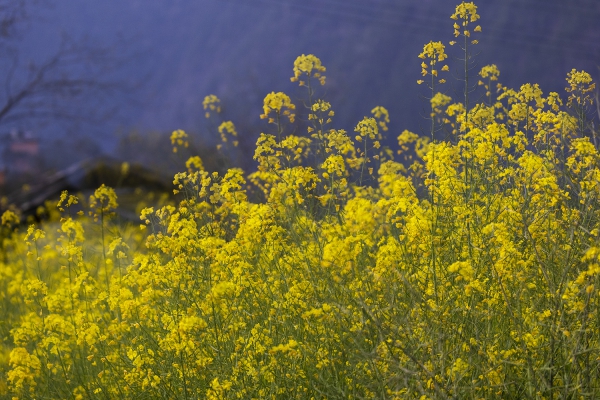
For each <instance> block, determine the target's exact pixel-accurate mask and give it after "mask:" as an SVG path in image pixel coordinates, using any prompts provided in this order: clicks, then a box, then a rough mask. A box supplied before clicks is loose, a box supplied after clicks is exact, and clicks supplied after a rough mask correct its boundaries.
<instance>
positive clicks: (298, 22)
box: [0, 0, 600, 170]
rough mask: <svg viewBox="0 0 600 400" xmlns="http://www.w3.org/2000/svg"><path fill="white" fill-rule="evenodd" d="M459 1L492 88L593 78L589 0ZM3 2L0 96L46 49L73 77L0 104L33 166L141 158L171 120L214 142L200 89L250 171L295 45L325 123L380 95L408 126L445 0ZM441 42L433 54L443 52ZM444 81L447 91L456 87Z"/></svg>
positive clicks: (5, 129) (359, 112)
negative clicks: (496, 82) (489, 69)
mask: <svg viewBox="0 0 600 400" xmlns="http://www.w3.org/2000/svg"><path fill="white" fill-rule="evenodd" d="M0 3H1V2H0ZM475 3H476V5H477V6H478V7H479V10H478V11H479V14H480V15H481V19H480V21H478V23H479V24H480V25H481V26H482V28H483V32H482V33H481V34H480V35H479V42H480V44H479V45H477V46H476V51H477V52H478V54H477V56H476V59H475V63H476V64H475V68H474V70H473V71H472V74H473V75H476V74H477V72H478V71H479V68H480V67H481V66H484V65H486V64H491V63H495V64H496V65H497V66H498V67H499V69H500V71H501V75H500V82H501V83H502V84H504V85H506V86H509V87H514V88H517V89H518V88H519V86H520V85H521V84H523V83H527V82H531V83H539V84H540V86H541V88H542V90H543V91H544V93H548V92H550V91H557V92H559V93H561V94H564V86H565V84H566V82H565V77H566V74H567V72H568V71H570V70H571V69H572V68H576V69H579V70H581V69H584V70H586V71H588V72H589V73H591V74H592V76H593V77H594V78H595V79H597V78H598V76H599V68H598V66H599V65H600V1H598V0H570V1H568V2H566V1H564V0H503V1H491V0H483V1H478V2H475ZM17 4H18V5H19V7H22V8H19V10H18V11H16V12H15V11H14V10H13V12H14V13H15V16H14V18H13V19H12V20H10V21H9V22H10V23H8V25H7V27H8V28H9V29H7V31H6V34H3V36H2V38H0V40H1V43H0V51H2V52H4V55H5V56H4V57H2V58H1V59H2V61H0V77H2V79H1V80H0V82H1V81H5V83H4V88H5V89H4V91H2V90H1V89H0V101H2V102H3V103H2V104H0V107H3V106H5V105H6V103H7V102H8V101H10V100H11V95H12V96H14V93H18V91H19V89H20V88H22V86H23V85H24V84H27V82H29V80H30V79H31V77H32V76H34V77H35V72H36V71H38V70H39V69H40V68H43V67H44V66H45V65H46V64H47V63H48V62H49V60H52V59H53V57H55V56H56V54H57V53H59V52H60V51H64V52H65V53H69V56H68V57H71V58H68V59H67V60H62V61H61V62H63V64H60V63H57V65H53V66H52V68H50V72H49V73H48V75H47V76H46V77H45V79H47V80H51V81H52V82H53V83H54V84H55V85H58V86H60V82H61V79H62V81H63V82H65V81H68V80H69V79H73V80H81V82H80V83H85V84H84V85H81V87H74V88H71V89H69V90H56V87H54V88H53V87H52V85H50V87H47V88H45V90H46V92H44V91H43V90H42V89H41V88H40V91H39V93H37V94H36V96H38V97H36V98H35V101H32V102H31V103H27V101H23V102H22V103H21V104H17V105H15V106H14V107H13V109H11V110H9V111H10V112H8V113H6V114H5V115H2V116H0V134H1V135H3V138H4V139H3V140H5V141H6V140H9V139H7V138H9V136H10V133H11V132H12V135H13V136H12V137H13V138H14V136H15V132H17V135H21V136H23V135H25V136H27V137H34V138H36V140H39V146H40V149H41V150H40V152H39V154H40V157H42V156H43V157H44V160H43V162H41V164H40V165H43V168H44V169H45V170H55V169H59V168H64V167H65V166H67V165H70V164H71V163H73V162H76V161H78V160H81V159H84V158H89V157H93V156H97V155H100V154H108V155H111V156H115V157H118V158H131V159H132V160H135V161H136V162H142V163H146V164H148V165H153V164H155V166H157V165H158V164H157V163H158V162H159V160H158V159H157V156H156V154H160V152H163V153H166V152H169V151H170V148H169V147H168V146H166V147H165V148H161V149H158V148H157V147H160V146H163V144H164V143H168V135H169V133H170V132H171V131H173V130H174V129H184V130H186V131H187V132H188V133H189V134H190V136H191V137H192V138H193V139H194V140H195V141H196V142H197V146H199V147H200V148H205V147H206V148H209V147H210V146H214V144H215V142H216V140H217V138H218V134H217V133H216V129H215V126H211V125H210V123H207V121H206V120H205V118H204V111H203V109H202V100H203V98H204V96H206V95H208V94H215V95H217V96H218V97H220V99H221V102H222V106H223V119H226V120H232V121H234V123H235V124H236V126H237V128H238V131H239V133H240V146H241V147H240V149H241V150H240V152H239V154H238V157H237V159H236V163H237V164H239V165H242V166H245V167H247V168H251V167H252V154H253V147H254V143H255V141H256V138H257V137H258V135H259V133H260V132H261V131H264V130H265V129H266V124H265V121H263V120H260V119H259V115H260V114H261V112H262V110H261V108H262V99H263V98H264V96H265V95H266V94H267V93H269V92H271V91H284V92H286V93H287V94H288V95H290V97H291V98H292V99H293V100H294V101H295V102H296V104H297V105H298V106H300V105H301V99H302V97H303V95H304V91H303V90H302V89H301V88H299V87H297V85H296V84H294V83H291V82H290V80H289V78H290V77H291V76H292V65H293V62H294V60H295V58H296V57H297V56H298V55H300V54H309V53H310V54H315V55H316V56H318V57H319V58H321V60H322V62H323V64H324V65H325V66H326V67H327V73H326V76H327V84H326V86H325V92H324V94H325V98H326V99H327V100H328V101H330V102H331V104H332V106H333V109H334V110H335V112H336V116H335V118H334V123H333V126H334V127H336V128H343V129H346V130H348V131H352V130H353V128H354V126H355V125H356V123H357V122H358V121H359V120H360V119H362V117H363V116H365V115H369V113H370V110H371V109H372V108H373V107H374V106H377V105H381V106H384V107H386V108H387V109H388V110H389V112H390V118H391V124H390V131H389V133H388V134H389V136H390V140H389V144H393V143H394V142H395V138H396V136H397V135H398V134H399V133H400V132H401V131H402V130H404V129H409V130H411V131H414V132H417V133H420V132H421V131H422V130H426V128H425V127H426V126H427V122H426V121H425V120H424V119H423V117H422V115H424V114H425V112H424V110H425V108H426V106H427V103H426V101H425V100H423V98H422V96H423V95H426V94H427V93H426V90H425V88H424V87H420V86H419V85H417V83H416V81H417V79H420V66H419V65H420V61H421V60H419V59H418V58H417V56H418V54H419V53H420V52H421V51H422V48H423V45H424V44H425V43H427V42H429V41H430V40H434V41H437V40H440V41H442V42H444V43H445V44H447V43H448V42H449V41H450V40H452V39H453V35H452V32H453V29H452V23H453V21H452V20H451V19H450V18H449V16H450V15H451V14H452V13H453V12H454V8H455V6H456V4H457V2H455V1H448V0H402V1H400V0H168V1H167V0H103V1H97V0H94V1H92V0H77V1H75V0H56V1H53V2H46V1H37V2H36V1H27V0H24V1H20V0H9V1H4V3H3V5H0V17H2V18H4V19H6V15H7V14H6V10H10V7H9V6H11V5H12V6H15V5H17ZM2 12H4V14H1V13H2ZM5 25H6V24H5ZM0 28H1V27H0ZM61 46H62V47H61ZM61 49H62V50H61ZM65 49H66V50H65ZM455 50H458V49H455V48H451V49H448V52H449V53H450V55H451V56H458V54H457V53H454V51H455ZM449 64H450V67H451V70H452V73H453V74H457V75H460V68H459V67H460V63H459V62H456V61H453V60H452V57H451V59H450V61H449ZM448 81H449V83H448V84H446V87H445V88H443V89H444V90H445V91H446V93H447V94H450V95H452V94H454V93H455V92H456V93H458V92H460V90H461V89H460V88H459V87H457V86H456V84H455V83H453V82H454V79H452V78H451V77H449V78H448ZM0 87H2V85H0ZM53 90H54V91H53ZM457 98H459V99H460V95H459V96H457ZM422 127H423V129H422ZM18 132H21V133H18ZM23 132H24V133H23ZM7 135H8V136H7ZM132 137H133V139H132ZM136 143H137V144H136ZM147 148H148V149H150V150H153V151H155V153H152V152H151V151H147ZM142 153H148V154H147V157H146V158H144V155H143V154H142ZM3 162H4V164H5V167H6V163H7V161H6V160H4V161H3ZM9 167H10V166H9Z"/></svg>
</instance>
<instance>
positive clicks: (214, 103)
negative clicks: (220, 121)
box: [202, 94, 221, 118]
mask: <svg viewBox="0 0 600 400" xmlns="http://www.w3.org/2000/svg"><path fill="white" fill-rule="evenodd" d="M202 106H203V107H204V109H205V110H206V113H205V114H204V116H205V117H206V118H208V117H210V112H211V111H214V112H216V113H220V112H221V100H219V98H218V97H217V96H215V95H214V94H209V95H208V96H206V97H205V98H204V100H203V101H202Z"/></svg>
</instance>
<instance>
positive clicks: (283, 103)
mask: <svg viewBox="0 0 600 400" xmlns="http://www.w3.org/2000/svg"><path fill="white" fill-rule="evenodd" d="M295 109H296V106H295V105H294V104H293V103H292V101H291V100H290V97H289V96H288V95H287V94H285V93H283V92H277V93H275V92H271V93H269V94H268V95H267V96H266V97H265V99H264V103H263V110H264V113H263V114H261V116H260V117H261V118H263V119H264V118H267V117H268V116H269V114H271V113H272V112H275V113H276V114H277V115H285V116H287V117H288V118H289V120H290V122H294V117H295V114H293V113H292V112H291V110H295ZM270 122H274V120H270Z"/></svg>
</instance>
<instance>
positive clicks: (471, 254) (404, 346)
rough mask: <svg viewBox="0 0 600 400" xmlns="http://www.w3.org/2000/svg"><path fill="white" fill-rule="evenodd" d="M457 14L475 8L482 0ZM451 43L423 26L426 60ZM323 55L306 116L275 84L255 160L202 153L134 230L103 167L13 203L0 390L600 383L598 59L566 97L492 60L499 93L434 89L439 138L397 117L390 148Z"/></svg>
mask: <svg viewBox="0 0 600 400" xmlns="http://www.w3.org/2000/svg"><path fill="white" fill-rule="evenodd" d="M452 17H453V19H455V20H458V21H462V23H463V26H464V27H466V26H467V24H468V23H469V22H474V21H476V20H477V19H478V16H477V14H476V7H475V6H474V4H473V3H461V5H459V6H458V7H457V9H456V13H455V14H454V15H453V16H452ZM455 29H458V28H455ZM465 29H466V28H465ZM477 30H478V29H475V31H477ZM460 34H461V32H460V31H458V35H460ZM465 35H466V34H465ZM440 49H442V47H440V46H439V45H437V44H435V45H431V44H430V45H426V47H425V49H424V53H423V54H422V55H423V56H424V57H429V58H430V60H431V62H430V64H429V65H426V66H425V67H423V68H424V70H426V71H429V72H428V73H432V70H427V69H426V68H429V67H430V66H434V65H435V64H436V63H437V62H438V61H443V60H445V59H446V57H445V56H441V54H445V53H442V52H441V50H440ZM434 57H435V58H434ZM324 71H325V67H323V66H322V64H321V61H320V60H319V59H318V58H316V57H315V56H314V55H308V56H305V55H303V56H300V57H298V59H297V60H296V62H295V63H294V76H293V77H292V81H297V82H299V84H300V86H302V87H303V88H305V89H306V90H307V91H308V92H307V93H308V100H307V103H306V105H307V112H308V121H307V122H308V125H309V126H308V129H307V132H306V135H294V134H292V132H295V133H298V132H297V130H295V129H294V128H293V127H292V126H290V124H292V123H293V122H294V117H295V115H294V114H293V111H294V110H295V105H294V104H293V102H292V101H291V99H290V97H289V96H287V95H285V94H284V93H274V92H273V93H271V94H268V95H267V96H266V98H265V101H264V108H263V111H264V114H263V118H265V119H267V120H268V124H267V125H268V127H269V129H270V130H269V131H268V132H267V133H262V134H261V135H260V137H259V139H258V141H257V145H256V150H255V159H256V160H257V162H258V164H259V167H258V170H257V171H256V172H254V173H251V174H249V175H247V174H246V173H245V172H244V171H242V170H241V169H237V168H231V169H229V170H228V171H227V172H226V173H224V174H219V173H217V172H210V171H207V170H205V169H204V166H203V163H202V160H201V159H200V158H199V157H197V156H196V157H191V158H190V159H189V160H188V161H187V162H186V164H185V166H186V170H185V171H184V172H181V173H178V174H177V175H176V176H175V178H174V185H175V192H176V193H177V196H178V197H177V199H178V200H177V201H173V202H167V203H165V204H161V205H158V206H154V207H144V206H140V219H141V225H140V226H129V225H123V224H119V223H118V222H117V220H116V218H115V214H114V211H115V209H117V207H118V198H117V196H116V193H115V191H114V190H113V189H111V188H109V187H106V186H102V187H100V188H99V189H98V190H97V191H96V192H95V193H94V194H93V195H92V196H91V197H90V198H88V199H86V198H83V197H81V196H79V197H77V196H74V195H71V194H68V193H66V192H65V193H63V195H62V196H61V198H60V200H59V202H58V204H57V205H56V204H48V205H47V207H46V209H45V210H41V211H43V212H44V213H45V214H46V215H49V217H48V219H47V221H46V222H43V223H41V224H38V225H30V226H29V227H28V228H26V229H22V228H19V222H20V217H19V215H18V212H17V211H16V210H9V211H6V212H5V213H4V214H3V215H2V220H1V221H2V228H1V229H2V231H1V235H2V236H1V238H2V246H3V250H4V251H3V258H2V260H0V304H1V307H0V321H1V323H0V335H1V337H2V339H3V341H2V342H1V343H0V398H17V399H20V398H23V399H38V398H55V399H63V398H70V399H96V398H97V399H114V398H128V399H129V398H131V399H148V398H160V399H163V398H164V399H191V398H207V399H265V398H269V399H321V398H328V399H342V398H344V399H354V398H378V399H379V398H386V399H388V398H389V399H422V400H425V399H448V398H457V399H458V398H460V399H463V398H468V399H495V398H497V399H504V398H524V399H534V398H535V399H552V398H589V399H592V398H598V397H600V308H599V303H600V238H599V235H600V221H599V217H600V204H599V199H600V185H599V184H598V183H599V180H600V153H599V151H598V146H597V144H596V142H595V138H596V135H597V132H594V131H593V130H591V129H593V127H592V128H590V126H589V125H588V124H587V122H586V121H585V118H586V116H587V114H586V106H587V107H589V106H590V105H591V103H592V102H593V99H592V97H591V95H590V93H591V92H592V90H593V88H594V84H593V82H592V81H591V78H590V76H589V74H587V73H585V72H583V71H572V72H571V73H569V75H568V77H567V80H568V85H569V86H568V89H567V91H568V93H569V98H568V99H567V101H566V102H564V101H563V100H562V99H561V97H560V95H559V94H557V93H549V94H547V95H544V93H543V91H542V89H541V88H539V86H537V85H529V84H528V85H523V86H522V87H521V88H520V89H519V90H513V89H509V88H506V87H503V86H502V85H501V84H498V86H496V87H495V88H492V87H491V86H490V85H491V83H492V82H496V81H498V80H499V75H500V72H499V70H498V69H497V67H495V66H486V67H484V68H482V70H481V72H480V77H481V78H482V79H487V81H488V82H487V83H481V86H484V89H485V95H484V96H483V97H482V98H484V99H485V101H483V102H482V103H478V104H475V105H471V106H470V107H468V106H467V105H465V104H463V103H461V102H457V101H455V100H453V99H452V98H451V97H450V96H448V95H445V94H443V93H434V95H433V96H432V98H431V99H430V102H431V110H432V118H434V119H435V121H436V123H435V125H432V136H431V137H422V136H419V135H416V134H414V133H412V132H409V131H403V132H402V133H401V134H400V135H399V136H398V144H399V149H400V150H399V151H398V153H399V154H394V153H393V152H392V151H390V149H388V148H386V147H385V146H384V145H383V143H384V142H383V140H384V134H386V132H387V131H388V124H389V121H390V117H389V113H388V111H387V110H386V109H385V108H384V107H381V106H378V107H375V108H374V109H373V111H372V116H371V117H365V118H363V119H362V120H360V121H359V122H358V123H357V126H356V129H355V133H356V134H355V137H354V138H352V137H350V135H349V134H348V133H347V132H346V131H344V130H340V129H335V128H332V127H331V124H333V121H332V118H333V117H334V112H333V110H332V108H331V104H330V103H328V102H326V101H325V100H322V99H316V98H315V97H314V96H315V93H316V92H315V90H314V87H315V86H316V85H315V84H316V83H317V82H318V83H319V84H322V83H324V76H323V75H322V74H323V72H324ZM432 75H433V74H432ZM494 89H495V90H494ZM219 104H220V101H219V99H218V98H216V96H212V95H211V96H208V97H207V98H206V101H205V110H207V112H208V113H209V114H210V113H218V112H219V111H220V105H219ZM281 116H285V118H280V117H281ZM209 117H210V115H209ZM582 119H583V120H582ZM440 131H444V132H446V133H447V134H448V139H446V140H443V141H441V140H438V139H436V135H435V134H436V133H437V132H440ZM218 134H220V135H221V136H222V140H223V142H224V143H227V138H228V136H229V139H231V138H234V137H236V136H237V132H236V130H235V127H234V126H233V123H230V122H227V123H224V124H222V125H221V126H220V127H219V129H218ZM171 138H172V144H173V146H174V147H175V149H176V148H177V146H185V145H186V143H187V134H185V132H183V131H175V132H174V133H173V135H172V137H171ZM252 188H254V189H252ZM251 195H252V196H251ZM258 195H260V196H262V198H261V199H260V200H255V201H251V200H249V199H250V198H257V197H258ZM83 211H88V212H87V213H85V212H83Z"/></svg>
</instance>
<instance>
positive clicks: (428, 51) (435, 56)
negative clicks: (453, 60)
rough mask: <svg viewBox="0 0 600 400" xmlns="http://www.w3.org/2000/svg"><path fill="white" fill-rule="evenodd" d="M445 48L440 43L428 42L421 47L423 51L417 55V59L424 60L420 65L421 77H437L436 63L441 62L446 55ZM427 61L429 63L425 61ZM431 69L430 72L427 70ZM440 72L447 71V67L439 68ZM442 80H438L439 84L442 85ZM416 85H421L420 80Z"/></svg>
mask: <svg viewBox="0 0 600 400" xmlns="http://www.w3.org/2000/svg"><path fill="white" fill-rule="evenodd" d="M445 49H446V47H445V46H444V45H443V44H442V42H433V41H430V42H429V43H427V44H426V45H425V46H423V51H422V52H421V54H419V58H420V59H422V60H425V61H423V62H422V63H421V75H423V76H426V75H428V74H429V75H432V76H438V70H437V69H436V68H434V67H435V65H436V64H437V63H440V62H443V61H444V60H445V59H446V58H448V55H447V54H446V51H445ZM427 60H429V63H427V62H426V61H427ZM429 67H431V70H428V69H427V68H429ZM441 70H442V71H448V66H447V65H444V66H442V68H441ZM444 82H445V80H444V79H440V80H439V83H444ZM417 83H418V84H421V83H423V81H422V80H419V81H417Z"/></svg>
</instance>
